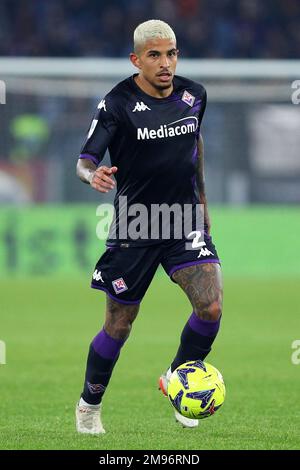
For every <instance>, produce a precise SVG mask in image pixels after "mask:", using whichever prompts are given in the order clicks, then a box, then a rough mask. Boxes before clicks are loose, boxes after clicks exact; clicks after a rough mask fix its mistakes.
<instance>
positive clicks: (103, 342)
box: [92, 328, 125, 359]
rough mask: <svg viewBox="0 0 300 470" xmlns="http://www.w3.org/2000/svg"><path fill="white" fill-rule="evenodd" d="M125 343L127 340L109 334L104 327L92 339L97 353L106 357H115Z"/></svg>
mask: <svg viewBox="0 0 300 470" xmlns="http://www.w3.org/2000/svg"><path fill="white" fill-rule="evenodd" d="M124 343H125V341H121V340H117V339H114V338H112V337H111V336H109V334H108V333H106V331H105V330H104V328H103V329H102V330H101V331H100V333H98V334H97V335H96V336H95V338H94V339H93V341H92V345H93V348H94V350H95V351H96V353H97V354H99V356H102V357H104V358H106V359H115V358H116V357H117V356H118V354H119V352H120V349H121V347H122V346H123V344H124Z"/></svg>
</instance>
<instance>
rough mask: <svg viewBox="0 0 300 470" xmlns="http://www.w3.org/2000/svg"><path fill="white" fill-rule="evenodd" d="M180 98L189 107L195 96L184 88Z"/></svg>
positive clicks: (191, 105)
mask: <svg viewBox="0 0 300 470" xmlns="http://www.w3.org/2000/svg"><path fill="white" fill-rule="evenodd" d="M181 100H182V101H184V102H185V103H186V104H188V105H189V106H190V107H191V108H192V107H193V104H194V103H195V97H194V96H193V95H191V94H190V93H189V92H188V91H186V90H184V93H183V95H182V98H181Z"/></svg>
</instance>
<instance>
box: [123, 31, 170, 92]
mask: <svg viewBox="0 0 300 470" xmlns="http://www.w3.org/2000/svg"><path fill="white" fill-rule="evenodd" d="M133 55H135V54H133ZM177 55H178V50H177V48H176V43H175V41H173V40H171V39H160V38H156V39H151V40H148V41H147V42H146V43H145V45H144V48H143V50H142V51H140V52H139V53H138V55H136V57H135V58H134V59H135V60H132V62H133V63H134V65H135V66H136V67H138V68H139V69H140V75H141V76H142V78H143V79H144V80H146V81H147V82H148V83H149V84H150V85H152V86H153V87H154V88H156V89H160V90H163V89H167V88H170V87H171V86H172V80H173V77H174V74H175V70H176V65H177Z"/></svg>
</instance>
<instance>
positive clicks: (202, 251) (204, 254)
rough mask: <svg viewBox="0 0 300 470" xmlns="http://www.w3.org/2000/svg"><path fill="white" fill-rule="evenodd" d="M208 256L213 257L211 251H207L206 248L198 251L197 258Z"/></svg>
mask: <svg viewBox="0 0 300 470" xmlns="http://www.w3.org/2000/svg"><path fill="white" fill-rule="evenodd" d="M209 255H213V253H212V252H211V251H209V249H208V248H206V247H205V248H201V250H200V253H199V255H198V256H197V258H200V257H201V256H209Z"/></svg>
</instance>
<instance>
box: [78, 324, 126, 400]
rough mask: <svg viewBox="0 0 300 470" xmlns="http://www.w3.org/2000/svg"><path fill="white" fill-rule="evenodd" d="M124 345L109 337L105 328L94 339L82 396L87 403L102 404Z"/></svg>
mask: <svg viewBox="0 0 300 470" xmlns="http://www.w3.org/2000/svg"><path fill="white" fill-rule="evenodd" d="M124 343H125V341H120V340H117V339H114V338H112V337H111V336H109V334H108V333H107V332H106V331H105V330H104V328H103V329H102V330H101V331H100V333H98V334H97V335H96V336H95V338H94V339H93V341H92V343H91V345H90V350H89V354H88V359H87V365H86V374H85V381H84V389H83V393H82V395H81V396H82V398H83V399H84V400H85V401H86V402H87V403H90V404H92V405H96V404H98V403H100V402H101V400H102V397H103V395H104V392H105V390H106V387H107V385H108V383H109V380H110V377H111V375H112V371H113V368H114V366H115V364H116V362H117V360H118V358H119V355H120V350H121V348H122V346H123V344H124Z"/></svg>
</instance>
